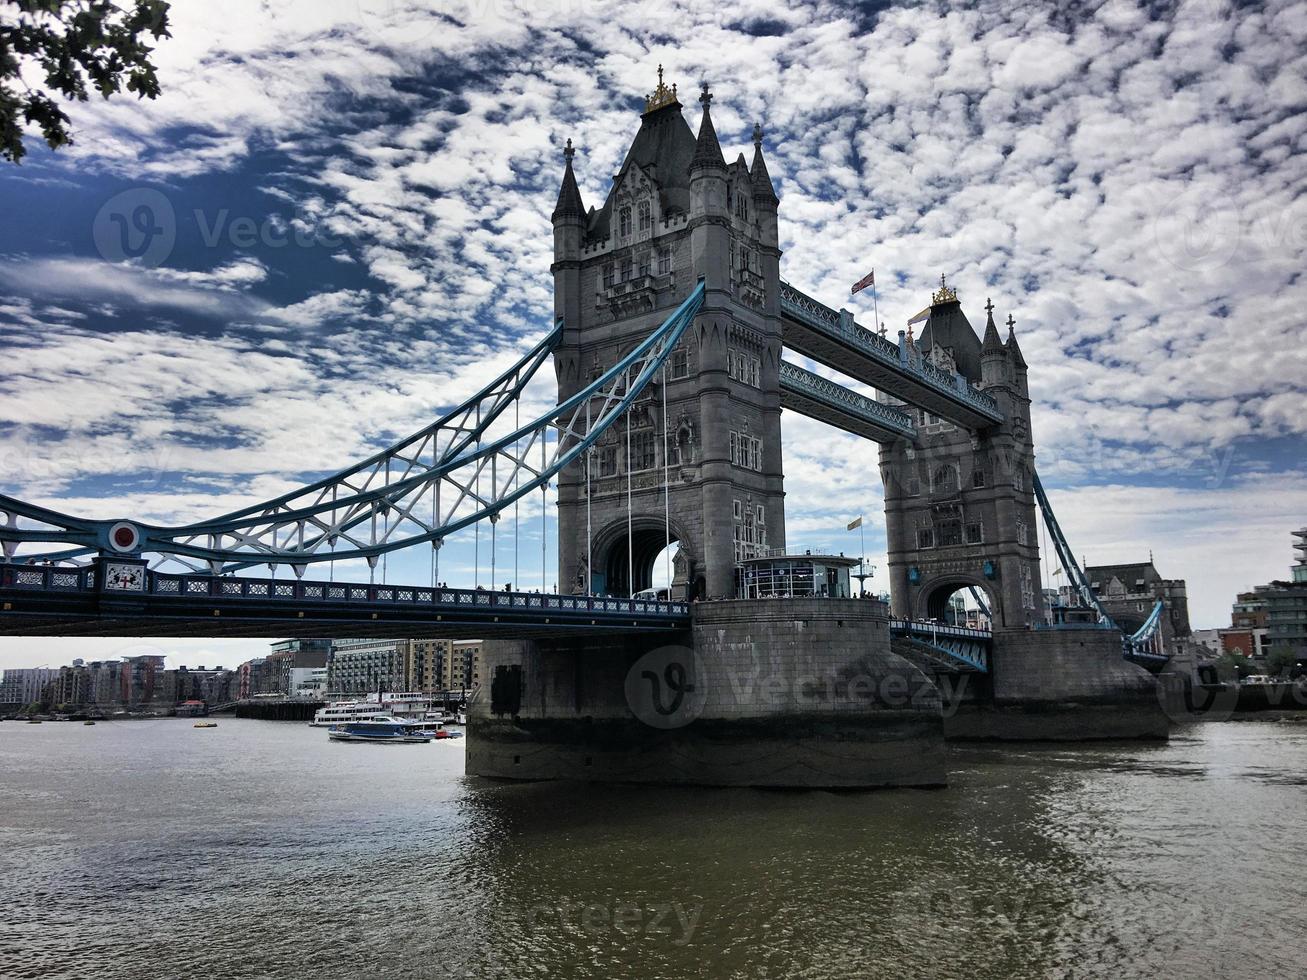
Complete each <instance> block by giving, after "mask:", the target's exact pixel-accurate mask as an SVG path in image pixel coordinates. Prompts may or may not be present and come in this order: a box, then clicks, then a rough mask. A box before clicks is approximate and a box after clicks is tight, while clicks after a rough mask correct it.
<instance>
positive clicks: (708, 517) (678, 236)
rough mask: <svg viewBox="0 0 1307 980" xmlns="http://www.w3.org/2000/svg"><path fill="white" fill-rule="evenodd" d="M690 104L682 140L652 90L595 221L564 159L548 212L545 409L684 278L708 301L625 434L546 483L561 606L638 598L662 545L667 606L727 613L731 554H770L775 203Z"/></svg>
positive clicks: (610, 434)
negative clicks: (667, 551)
mask: <svg viewBox="0 0 1307 980" xmlns="http://www.w3.org/2000/svg"><path fill="white" fill-rule="evenodd" d="M700 101H701V102H702V104H703V109H702V116H701V120H700V123H699V132H698V136H697V137H696V136H695V135H694V133H693V132H692V131H691V130H690V127H689V126H688V125H687V124H686V122H685V119H684V118H683V117H682V115H681V104H680V102H679V101H677V98H676V96H675V94H674V91H673V90H671V89H667V88H665V87H664V86H663V85H662V83H661V80H660V83H659V88H658V90H657V91H655V92H654V94H653V95H652V96H650V97H649V99H648V100H647V102H646V109H645V112H644V113H643V114H642V116H641V119H640V128H639V131H638V132H637V134H636V136H635V139H634V141H633V142H632V144H631V147H630V150H629V151H628V153H627V155H626V159H625V161H624V162H623V163H622V166H621V169H620V170H619V171H618V173H617V175H616V176H615V177H614V178H613V182H612V186H611V188H610V190H609V192H608V196H607V199H606V200H605V201H604V204H603V207H602V208H601V209H600V210H597V211H596V210H595V209H594V208H593V207H592V208H590V209H589V210H588V211H587V210H586V209H585V207H584V205H583V204H582V201H581V195H580V191H579V190H578V188H577V184H576V178H575V175H574V174H573V171H572V151H571V148H570V144H569V148H568V151H567V164H566V169H565V172H564V177H563V186H562V190H561V191H560V193H559V198H558V206H557V208H556V209H555V211H554V213H553V225H554V263H553V266H552V269H553V274H554V303H555V314H556V316H558V317H560V318H561V319H562V322H563V338H562V342H561V344H560V346H559V347H558V349H557V350H556V352H555V354H554V365H555V371H556V374H557V381H558V399H559V401H560V402H562V401H563V400H564V399H566V398H568V397H570V396H571V395H573V394H575V393H576V392H577V391H578V390H580V389H581V388H583V387H584V386H585V385H587V384H588V383H590V381H592V380H593V379H595V378H597V377H598V376H599V375H600V374H601V373H602V372H603V371H604V370H606V369H607V368H609V367H611V366H612V365H613V364H614V363H615V362H616V361H617V360H618V359H619V358H620V357H621V356H622V355H623V354H625V353H626V352H627V351H629V350H630V349H631V348H632V347H633V346H634V345H635V344H636V343H638V342H639V341H640V340H642V339H643V338H645V337H647V336H648V335H649V334H650V333H651V332H652V331H653V330H654V329H655V328H656V327H657V326H658V325H659V324H660V323H661V322H662V321H663V320H665V319H666V318H667V316H668V315H669V314H670V313H671V312H672V311H673V310H675V309H676V307H677V306H678V305H679V304H680V303H681V302H682V301H683V300H684V299H685V298H686V296H687V295H688V294H689V293H690V291H691V290H692V289H693V288H694V287H695V285H696V283H697V282H698V281H699V280H700V279H702V280H703V281H704V284H705V289H706V295H705V300H704V304H703V307H702V309H701V312H700V313H699V315H698V316H697V317H696V319H695V322H694V324H693V325H692V327H691V329H689V330H688V331H687V332H686V334H685V336H684V339H683V340H682V341H681V343H680V344H679V345H678V347H677V349H676V350H675V351H673V353H672V355H671V358H670V360H669V362H668V364H667V366H666V369H665V371H664V374H663V376H662V377H661V378H660V379H658V381H657V382H656V383H654V384H651V385H650V386H649V387H648V388H647V389H646V390H645V393H644V395H643V396H642V397H641V399H640V400H639V401H638V402H637V403H636V404H635V405H634V407H633V409H632V410H631V411H630V412H629V413H628V418H627V420H626V422H625V424H619V425H615V426H613V427H612V428H610V429H609V430H608V431H607V432H605V433H604V435H603V436H602V437H601V438H600V440H599V442H598V444H597V445H596V446H595V447H594V448H593V449H592V450H591V452H590V453H589V457H588V460H581V461H578V462H577V463H575V464H573V465H572V466H570V467H568V468H567V469H566V470H565V471H564V472H563V473H562V474H561V476H560V479H559V491H558V508H559V584H560V588H561V589H562V590H563V591H565V592H586V591H593V592H596V593H601V594H602V593H607V594H614V595H623V596H625V595H628V594H629V593H631V592H633V591H638V590H640V589H643V588H647V587H649V585H650V583H651V579H652V573H653V564H654V561H655V559H656V558H657V556H658V555H659V553H660V552H661V551H662V550H663V549H664V547H665V546H666V544H667V543H668V537H669V535H670V538H671V540H672V541H676V542H679V544H680V548H681V556H682V558H681V565H680V567H679V568H678V569H677V574H676V575H675V582H676V591H677V592H678V593H679V594H680V595H682V596H684V595H686V594H691V595H694V596H714V597H729V596H733V595H734V570H735V564H736V561H737V558H738V557H739V555H740V553H741V551H742V550H743V551H745V552H746V553H755V552H756V550H757V549H759V548H765V547H772V548H776V547H781V546H783V545H784V543H785V517H784V507H783V493H782V465H781V437H780V391H779V382H778V371H779V363H780V352H781V327H780V316H779V305H778V304H779V275H780V273H779V260H780V249H779V247H778V235H777V225H776V221H777V203H778V202H777V199H776V195H775V192H774V190H773V188H772V184H771V178H770V177H769V176H768V174H767V169H766V164H765V162H764V161H763V155H762V134H761V132H760V131H757V130H755V140H754V156H753V163H752V165H751V166H750V165H746V164H745V161H744V157H743V155H740V156H739V158H738V159H737V160H736V161H735V162H734V163H732V164H730V165H729V166H728V165H727V164H726V162H725V160H724V158H723V157H722V152H721V147H720V146H719V144H718V142H717V136H716V132H715V131H714V129H713V125H712V119H711V115H710V111H709V102H710V101H711V96H710V95H709V94H708V93H707V91H706V88H705V91H704V93H703V95H702V96H701V98H700ZM664 404H665V406H666V409H665V411H664ZM587 468H588V470H589V472H588V474H587ZM665 487H666V489H665ZM628 493H629V499H630V512H631V519H630V523H629V525H628ZM587 494H588V500H587ZM665 494H666V499H665V496H664V495H665ZM665 507H666V508H667V509H668V510H670V528H669V526H668V522H667V521H666V520H665V519H664V513H665ZM591 563H592V566H591ZM628 579H632V580H631V581H628Z"/></svg>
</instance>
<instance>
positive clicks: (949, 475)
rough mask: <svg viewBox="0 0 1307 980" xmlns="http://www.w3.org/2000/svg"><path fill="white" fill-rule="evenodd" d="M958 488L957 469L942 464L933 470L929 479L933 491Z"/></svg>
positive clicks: (938, 491)
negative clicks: (932, 474) (933, 472)
mask: <svg viewBox="0 0 1307 980" xmlns="http://www.w3.org/2000/svg"><path fill="white" fill-rule="evenodd" d="M957 488H958V471H957V470H956V469H954V468H953V467H952V466H950V465H947V464H946V465H944V466H941V467H939V468H938V469H936V470H935V474H934V476H933V478H932V479H931V489H932V490H933V491H934V492H935V493H941V492H948V491H951V490H956V489H957Z"/></svg>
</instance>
